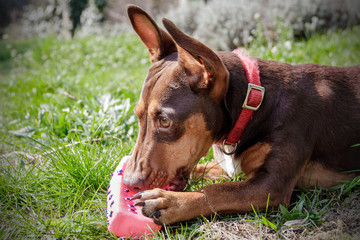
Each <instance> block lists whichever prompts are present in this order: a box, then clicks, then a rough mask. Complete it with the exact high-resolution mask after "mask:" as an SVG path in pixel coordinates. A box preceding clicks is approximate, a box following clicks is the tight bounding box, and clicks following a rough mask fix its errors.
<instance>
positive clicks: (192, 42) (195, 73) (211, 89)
mask: <svg viewBox="0 0 360 240" xmlns="http://www.w3.org/2000/svg"><path fill="white" fill-rule="evenodd" d="M162 21H163V24H164V26H165V28H166V30H167V31H168V32H169V33H170V35H171V37H172V38H173V40H174V41H175V43H176V46H177V49H178V52H179V56H178V61H179V64H180V65H181V66H182V67H184V68H185V70H186V72H187V74H188V75H189V77H188V78H187V80H188V82H189V85H190V87H191V89H192V90H193V91H195V92H199V91H207V92H208V93H209V95H210V97H211V98H212V99H214V100H215V101H217V102H219V103H220V102H222V101H223V100H224V98H225V95H226V92H227V90H228V87H229V72H228V71H227V69H226V67H225V65H224V64H223V62H222V61H221V59H220V57H219V56H218V55H217V54H216V53H215V52H214V51H213V50H211V49H210V48H209V47H207V46H206V45H205V44H203V43H201V42H200V41H198V40H196V39H195V38H193V37H190V36H189V35H187V34H185V33H184V32H182V31H181V30H180V29H178V28H177V27H176V26H175V24H174V23H173V22H171V21H170V20H168V19H166V18H164V19H163V20H162Z"/></svg>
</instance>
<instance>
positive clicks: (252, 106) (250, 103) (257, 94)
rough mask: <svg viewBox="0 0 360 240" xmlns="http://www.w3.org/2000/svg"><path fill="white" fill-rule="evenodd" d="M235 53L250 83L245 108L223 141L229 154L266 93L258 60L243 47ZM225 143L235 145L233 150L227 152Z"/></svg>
mask: <svg viewBox="0 0 360 240" xmlns="http://www.w3.org/2000/svg"><path fill="white" fill-rule="evenodd" d="M233 53H235V54H236V55H237V56H238V57H239V59H240V61H241V63H242V65H243V67H244V70H245V73H246V77H247V79H248V81H249V83H248V89H247V93H246V97H245V100H244V103H243V105H242V108H243V109H242V110H241V112H240V115H239V117H238V119H237V120H236V122H235V125H234V127H233V129H231V131H230V132H229V134H228V135H227V136H226V137H225V138H224V139H223V141H222V144H223V151H224V152H225V153H227V154H233V153H234V152H235V151H236V148H237V144H238V142H239V141H240V139H241V136H242V134H243V132H244V131H245V128H246V126H247V125H248V123H249V122H250V120H251V118H252V115H253V113H254V111H257V110H258V109H259V107H260V106H261V103H262V101H263V99H264V94H265V88H264V87H262V86H261V82H260V73H259V67H258V65H257V63H256V60H255V59H253V58H251V57H249V56H247V55H246V54H244V51H243V50H241V49H236V50H234V51H233ZM225 144H230V145H234V146H235V147H234V149H233V151H231V152H226V151H225V149H224V145H225Z"/></svg>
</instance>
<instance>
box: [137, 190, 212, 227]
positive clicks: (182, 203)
mask: <svg viewBox="0 0 360 240" xmlns="http://www.w3.org/2000/svg"><path fill="white" fill-rule="evenodd" d="M132 200H134V201H135V205H136V206H140V207H142V213H143V214H144V215H145V216H146V217H150V218H152V219H154V222H155V223H156V224H158V225H163V224H171V223H175V222H179V221H185V220H188V219H191V218H193V217H195V216H200V215H208V213H209V209H208V208H207V207H206V205H207V204H206V202H205V198H204V195H203V194H202V193H200V192H172V191H165V190H162V189H159V188H155V189H153V190H147V191H144V192H139V193H137V194H136V195H134V196H133V197H132Z"/></svg>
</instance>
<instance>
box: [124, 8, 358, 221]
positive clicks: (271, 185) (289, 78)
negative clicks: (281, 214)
mask: <svg viewBox="0 0 360 240" xmlns="http://www.w3.org/2000/svg"><path fill="white" fill-rule="evenodd" d="M128 15H129V18H130V20H131V24H132V26H133V28H134V30H135V31H136V33H137V34H138V35H139V37H140V39H141V40H142V42H143V43H144V44H145V46H146V47H147V48H148V50H149V54H150V60H151V62H152V63H153V65H152V66H151V68H150V70H149V73H148V75H147V77H146V79H145V82H144V86H143V90H142V93H141V98H140V101H139V103H138V105H137V107H136V110H135V112H136V114H137V116H138V119H139V123H140V131H139V136H138V139H137V142H136V146H135V149H134V152H133V154H132V156H131V159H130V160H129V162H128V167H127V171H126V173H125V175H124V183H125V184H126V185H128V186H130V187H132V188H133V189H136V190H139V189H140V190H142V192H140V193H138V194H137V195H135V196H134V197H133V199H134V200H135V201H136V205H138V206H143V210H142V211H143V214H144V215H145V216H148V217H152V218H154V221H155V222H156V223H157V224H170V223H174V222H178V221H183V220H188V219H191V218H193V217H196V216H201V215H203V216H209V215H211V214H212V213H214V212H220V213H243V212H248V211H251V210H252V207H251V205H253V206H254V207H255V208H259V209H264V208H265V207H266V205H267V199H268V196H269V195H270V201H269V206H270V207H276V206H278V205H279V204H285V205H286V204H289V201H290V196H291V194H292V191H293V188H294V186H295V185H296V184H299V185H301V186H314V185H315V184H318V185H320V186H322V187H324V188H327V187H330V186H333V185H337V184H340V183H341V180H349V179H351V178H353V177H354V176H356V175H359V172H352V173H346V172H347V171H350V170H359V169H360V148H359V147H356V146H354V145H356V144H357V143H360V66H353V67H328V66H320V65H314V64H303V65H296V66H293V65H290V64H286V63H280V62H273V61H266V60H261V59H255V58H250V57H245V56H240V55H239V54H235V53H231V52H217V53H215V52H213V51H212V50H211V49H210V48H208V47H207V46H205V45H204V44H202V43H201V42H199V41H197V40H196V39H194V38H192V37H190V36H188V35H186V34H184V33H183V32H182V31H180V30H179V29H178V28H177V27H176V26H175V25H174V24H173V23H172V22H171V21H169V20H167V19H163V24H164V26H165V28H166V30H167V31H168V33H166V32H165V31H163V30H162V29H160V28H159V27H158V26H157V25H156V23H155V22H154V20H153V19H152V18H151V17H150V16H149V15H148V14H147V13H146V12H144V11H143V10H142V9H140V8H138V7H136V6H129V7H128ZM246 61H249V62H250V63H249V64H250V68H249V65H247V63H246ZM251 64H253V65H251ZM251 67H254V68H251ZM254 69H255V70H254ZM253 70H254V71H253ZM252 73H254V74H255V78H256V76H258V77H260V81H261V87H260V86H259V84H260V83H258V84H257V85H256V84H255V85H254V86H255V88H254V89H251V88H250V90H248V82H249V81H250V80H251V79H252V77H251V74H252ZM250 78H251V79H250ZM258 80H259V79H258ZM256 86H257V87H256ZM264 89H265V91H266V93H265V94H264ZM254 94H256V95H258V97H259V99H260V100H259V101H257V103H256V104H255V106H247V105H250V101H252V100H249V99H250V98H254V96H251V95H254ZM245 98H246V101H245ZM248 98H249V99H248ZM244 101H245V104H244V105H243V103H244ZM261 101H262V104H261ZM260 105H261V106H260ZM243 108H245V109H248V108H253V109H252V110H248V111H250V114H248V115H250V116H247V117H246V119H247V120H246V121H245V124H243V126H240V128H244V131H243V133H242V136H241V141H240V140H239V141H237V140H235V142H231V143H232V144H233V145H234V148H235V149H234V153H228V154H229V155H225V154H223V152H222V151H225V152H227V151H231V150H230V149H228V148H229V147H228V145H225V146H223V147H222V146H219V145H217V144H216V143H218V142H220V143H221V142H228V137H229V136H230V135H231V134H230V132H231V131H233V130H232V129H233V128H234V126H235V128H237V127H236V126H237V123H236V122H237V119H238V117H239V115H241V112H242V111H244V110H243ZM257 108H258V109H257ZM256 110H257V111H256ZM245 111H247V110H245ZM247 121H248V123H247ZM240 122H241V121H240ZM235 132H236V131H235ZM240 135H241V134H240ZM235 138H236V137H235ZM213 144H215V145H213ZM212 145H213V146H214V153H215V158H216V160H217V161H218V162H219V164H220V165H221V166H222V167H223V168H224V170H225V171H226V172H227V173H228V174H229V175H230V177H231V175H233V174H236V173H237V172H238V171H240V170H241V171H242V172H244V173H245V174H246V175H247V176H248V179H247V180H245V181H241V182H227V183H220V184H213V185H209V186H205V187H204V188H203V189H201V190H200V191H197V192H177V191H164V190H161V189H159V187H163V186H165V185H167V184H170V185H171V187H172V188H173V190H182V189H183V187H184V186H185V184H186V180H187V179H188V178H189V176H190V173H191V172H192V171H193V169H194V168H195V166H196V164H197V162H198V160H199V159H200V158H201V157H202V156H204V155H206V154H207V152H208V151H209V149H210V147H211V146H212ZM222 148H225V149H222ZM212 167H214V168H213V169H212V170H210V174H216V173H217V172H220V173H221V171H219V169H220V168H219V166H216V164H212ZM203 170H204V166H201V165H200V166H198V167H197V169H196V171H203ZM204 171H207V170H206V169H205V170H204ZM154 188H155V189H154ZM149 189H153V190H149Z"/></svg>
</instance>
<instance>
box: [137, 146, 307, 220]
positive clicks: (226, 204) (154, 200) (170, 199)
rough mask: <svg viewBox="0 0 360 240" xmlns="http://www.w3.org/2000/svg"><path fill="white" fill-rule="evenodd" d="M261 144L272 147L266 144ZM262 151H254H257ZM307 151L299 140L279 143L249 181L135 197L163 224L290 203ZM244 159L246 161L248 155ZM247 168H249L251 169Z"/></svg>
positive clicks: (146, 212) (142, 193) (151, 193)
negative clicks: (298, 146) (297, 141)
mask: <svg viewBox="0 0 360 240" xmlns="http://www.w3.org/2000/svg"><path fill="white" fill-rule="evenodd" d="M258 146H263V147H264V148H268V147H266V144H264V145H261V144H259V145H258ZM284 149H286V151H284ZM260 151H261V149H259V150H258V151H250V152H254V154H255V153H256V154H257V153H258V152H260ZM299 151H300V152H299ZM306 155H307V153H305V152H304V151H303V149H298V148H296V145H295V144H288V143H286V144H284V145H283V146H281V147H280V145H276V148H275V149H271V151H269V152H267V153H266V158H265V159H264V161H263V163H262V164H261V165H259V166H258V167H257V168H256V169H254V168H252V172H250V173H249V172H248V173H249V174H248V176H250V177H249V178H248V179H247V180H245V181H241V182H226V183H219V184H212V185H208V186H205V187H204V188H203V189H201V190H199V191H197V192H171V191H164V190H161V189H154V190H149V191H144V192H141V193H139V194H138V195H136V196H135V197H134V199H136V204H137V205H140V206H143V214H144V215H145V216H148V217H154V218H155V222H156V223H162V224H171V223H174V222H178V221H184V220H188V219H191V218H193V217H196V216H201V215H203V216H209V215H210V214H212V213H215V212H218V213H245V212H249V211H252V206H253V207H254V208H255V209H260V210H263V209H265V208H266V207H267V206H268V207H269V208H271V207H278V206H279V204H284V205H287V204H289V202H290V197H291V193H292V191H293V188H294V186H295V184H296V181H297V178H298V172H299V171H298V170H299V169H302V168H303V166H304V164H305V158H304V156H306ZM249 158H251V157H249ZM289 159H291V161H289ZM242 161H243V162H244V163H246V159H243V160H242ZM284 163H286V164H284ZM245 165H246V164H244V166H245ZM243 170H244V172H246V171H247V170H248V169H243ZM268 197H269V201H268Z"/></svg>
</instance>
